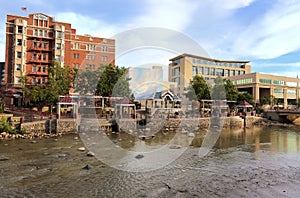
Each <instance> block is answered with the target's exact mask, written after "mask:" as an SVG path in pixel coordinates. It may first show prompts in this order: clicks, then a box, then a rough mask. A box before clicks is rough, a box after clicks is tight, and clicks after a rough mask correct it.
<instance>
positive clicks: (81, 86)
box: [74, 69, 101, 95]
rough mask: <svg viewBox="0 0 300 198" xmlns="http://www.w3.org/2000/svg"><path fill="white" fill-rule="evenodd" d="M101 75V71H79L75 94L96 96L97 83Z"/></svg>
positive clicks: (75, 83)
mask: <svg viewBox="0 0 300 198" xmlns="http://www.w3.org/2000/svg"><path fill="white" fill-rule="evenodd" d="M100 75H101V69H99V70H96V71H93V70H89V69H87V70H79V71H78V72H77V75H76V79H75V82H74V90H75V92H78V93H80V94H81V95H86V94H94V93H95V91H96V87H97V83H98V80H99V78H100Z"/></svg>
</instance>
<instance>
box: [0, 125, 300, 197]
mask: <svg viewBox="0 0 300 198" xmlns="http://www.w3.org/2000/svg"><path fill="white" fill-rule="evenodd" d="M75 136H76V137H77V135H76V134H70V135H64V136H62V137H58V138H56V139H55V138H49V139H35V140H26V139H22V140H10V141H5V142H0V197H180V198H181V197H298V196H299V194H300V188H299V185H300V130H299V128H297V127H288V128H284V127H276V126H269V127H265V128H256V127H254V128H251V129H246V130H243V129H240V130H223V131H222V133H221V136H220V138H219V140H218V141H217V143H216V145H215V146H214V148H213V149H212V150H211V152H210V153H209V154H208V155H206V156H205V157H202V158H199V156H198V150H199V147H200V146H201V143H202V140H203V135H201V133H200V134H198V135H196V137H195V138H194V140H193V141H192V143H191V145H190V146H189V147H188V149H187V150H186V151H185V152H184V154H182V155H181V156H180V157H179V158H178V159H177V160H175V161H174V162H172V163H170V164H169V165H167V166H165V167H163V168H161V169H158V170H154V171H148V172H126V171H122V170H117V169H114V168H111V167H110V166H108V165H106V164H104V163H103V162H101V161H99V160H97V159H96V158H95V157H88V156H87V155H86V154H87V151H79V150H78V148H80V147H84V146H85V145H84V144H83V142H82V141H81V140H80V138H79V139H74V137H75ZM171 137H172V134H171V133H170V134H157V136H155V137H154V138H153V139H151V140H146V141H144V140H140V139H138V138H133V137H131V136H130V135H128V134H126V133H121V134H111V135H110V138H111V140H112V141H113V142H114V143H115V144H118V145H119V146H121V147H123V148H126V149H132V148H134V147H136V146H139V147H141V145H142V146H143V145H144V146H145V145H146V146H147V147H148V149H149V148H150V149H151V148H152V147H153V149H154V148H156V147H158V146H160V145H162V144H164V143H165V142H168V140H169V139H170V138H171ZM181 149H182V148H181ZM174 152H175V150H174ZM87 164H88V165H89V166H90V167H91V169H90V170H86V169H83V167H84V166H86V165H87Z"/></svg>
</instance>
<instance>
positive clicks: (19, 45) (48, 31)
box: [4, 13, 115, 87]
mask: <svg viewBox="0 0 300 198" xmlns="http://www.w3.org/2000/svg"><path fill="white" fill-rule="evenodd" d="M53 60H56V61H57V62H59V63H60V65H61V66H62V67H63V66H71V67H74V68H78V69H92V70H94V69H97V68H98V67H99V65H100V64H114V60H115V40H113V39H106V38H100V37H93V36H91V35H88V34H86V35H78V34H76V29H74V28H72V26H71V24H70V23H65V22H59V21H55V20H54V18H53V17H50V16H48V15H46V14H43V13H33V14H29V16H28V17H25V16H17V15H7V21H6V55H5V75H4V82H5V83H6V84H9V85H12V87H15V86H17V87H18V86H19V85H20V84H21V77H22V75H26V76H27V78H28V83H29V84H34V85H35V84H45V83H47V76H48V68H49V67H50V66H51V65H52V64H53Z"/></svg>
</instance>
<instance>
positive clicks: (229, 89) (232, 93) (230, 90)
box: [224, 79, 239, 101]
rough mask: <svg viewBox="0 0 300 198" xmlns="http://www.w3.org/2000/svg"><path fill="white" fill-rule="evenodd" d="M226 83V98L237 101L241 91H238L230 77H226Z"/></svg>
mask: <svg viewBox="0 0 300 198" xmlns="http://www.w3.org/2000/svg"><path fill="white" fill-rule="evenodd" d="M224 85H225V90H226V99H227V100H232V101H237V99H238V96H239V92H238V90H237V88H235V86H234V84H233V83H232V81H231V80H229V79H224Z"/></svg>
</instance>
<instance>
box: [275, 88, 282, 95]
mask: <svg viewBox="0 0 300 198" xmlns="http://www.w3.org/2000/svg"><path fill="white" fill-rule="evenodd" d="M274 93H276V94H283V89H277V88H275V89H274Z"/></svg>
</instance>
